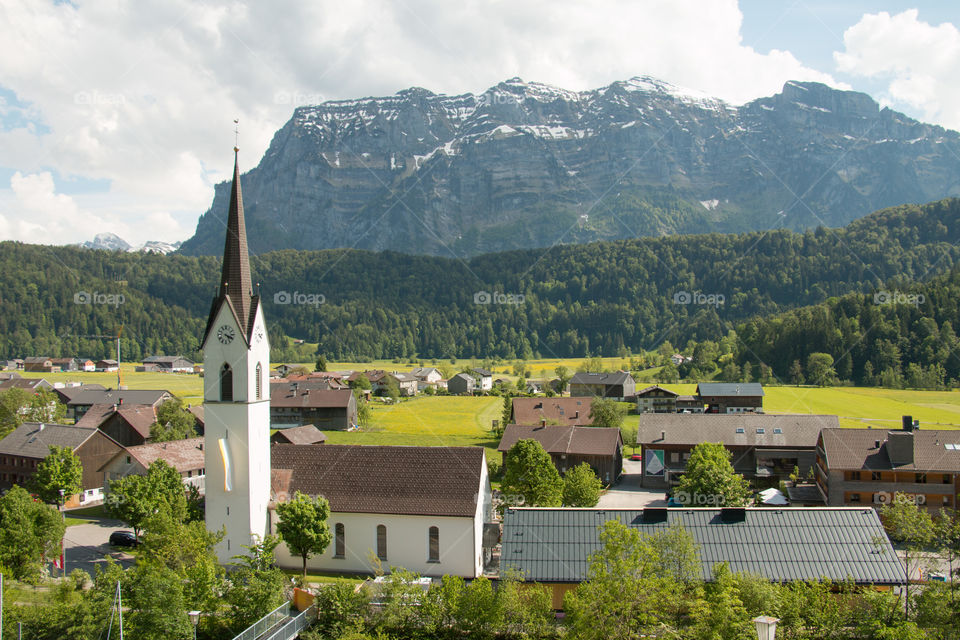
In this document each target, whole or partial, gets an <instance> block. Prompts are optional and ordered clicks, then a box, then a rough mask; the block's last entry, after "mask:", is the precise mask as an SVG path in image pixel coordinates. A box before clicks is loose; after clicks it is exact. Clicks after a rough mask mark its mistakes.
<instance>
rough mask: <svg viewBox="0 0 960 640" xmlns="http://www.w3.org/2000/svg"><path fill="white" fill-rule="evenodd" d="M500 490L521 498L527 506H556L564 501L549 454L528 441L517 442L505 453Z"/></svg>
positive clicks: (533, 442) (534, 441) (559, 480)
mask: <svg viewBox="0 0 960 640" xmlns="http://www.w3.org/2000/svg"><path fill="white" fill-rule="evenodd" d="M500 490H501V491H502V492H503V493H504V494H505V495H512V496H522V497H523V502H524V504H526V505H529V506H536V507H559V506H560V504H561V502H562V500H563V481H562V480H561V479H560V474H559V473H558V472H557V468H556V467H555V466H553V461H552V460H551V459H550V454H549V453H547V452H546V451H545V450H544V449H543V446H542V445H541V444H540V443H539V442H537V441H536V440H533V439H529V438H528V439H523V440H518V441H517V442H516V444H514V445H513V446H512V447H510V450H509V451H508V452H507V455H506V456H505V463H504V467H503V482H502V483H501V485H500Z"/></svg>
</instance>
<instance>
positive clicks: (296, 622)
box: [262, 605, 317, 640]
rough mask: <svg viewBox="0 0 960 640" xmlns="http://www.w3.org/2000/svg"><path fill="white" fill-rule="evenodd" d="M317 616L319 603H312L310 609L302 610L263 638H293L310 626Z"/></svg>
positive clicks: (281, 639) (270, 639)
mask: <svg viewBox="0 0 960 640" xmlns="http://www.w3.org/2000/svg"><path fill="white" fill-rule="evenodd" d="M316 618H317V605H312V606H311V607H310V608H309V609H306V610H304V611H301V612H300V613H298V614H297V615H296V616H294V617H293V618H291V619H290V620H289V621H288V622H286V623H284V625H283V626H282V627H280V628H279V629H277V630H276V631H274V632H272V633H270V634H268V635H266V636H264V637H263V638H262V640H293V638H296V637H297V635H298V634H299V633H300V632H301V631H303V630H304V629H306V628H307V627H308V626H310V623H311V622H313V621H314V620H316Z"/></svg>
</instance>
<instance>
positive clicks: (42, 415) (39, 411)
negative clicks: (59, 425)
mask: <svg viewBox="0 0 960 640" xmlns="http://www.w3.org/2000/svg"><path fill="white" fill-rule="evenodd" d="M66 414H67V407H66V405H64V404H63V403H62V402H60V399H59V397H58V396H57V394H55V393H54V392H53V391H51V390H50V389H45V388H43V387H41V388H40V389H37V391H36V392H35V393H34V394H33V395H32V396H31V397H30V403H29V405H28V406H27V408H26V419H27V421H28V422H45V423H48V424H49V423H56V422H62V421H63V417H64V416H65V415H66Z"/></svg>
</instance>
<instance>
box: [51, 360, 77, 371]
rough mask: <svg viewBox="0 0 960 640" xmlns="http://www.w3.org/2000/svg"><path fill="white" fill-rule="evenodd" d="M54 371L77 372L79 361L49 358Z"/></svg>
mask: <svg viewBox="0 0 960 640" xmlns="http://www.w3.org/2000/svg"><path fill="white" fill-rule="evenodd" d="M50 363H51V364H52V365H53V368H54V370H55V371H79V370H80V361H79V360H78V359H77V358H50Z"/></svg>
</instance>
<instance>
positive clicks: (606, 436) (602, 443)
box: [497, 424, 622, 456]
mask: <svg viewBox="0 0 960 640" xmlns="http://www.w3.org/2000/svg"><path fill="white" fill-rule="evenodd" d="M526 439H532V440H536V441H537V442H539V443H540V444H541V445H543V448H544V449H546V451H547V452H548V453H570V454H575V455H584V456H610V455H614V454H616V451H617V446H618V445H622V440H621V439H620V429H610V428H606V427H576V426H566V427H564V426H560V427H557V426H546V427H535V426H530V425H519V424H511V425H507V428H506V429H505V430H504V432H503V437H502V438H501V439H500V446H498V447H497V451H509V450H510V447H512V446H513V445H515V444H516V443H517V441H518V440H526Z"/></svg>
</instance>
